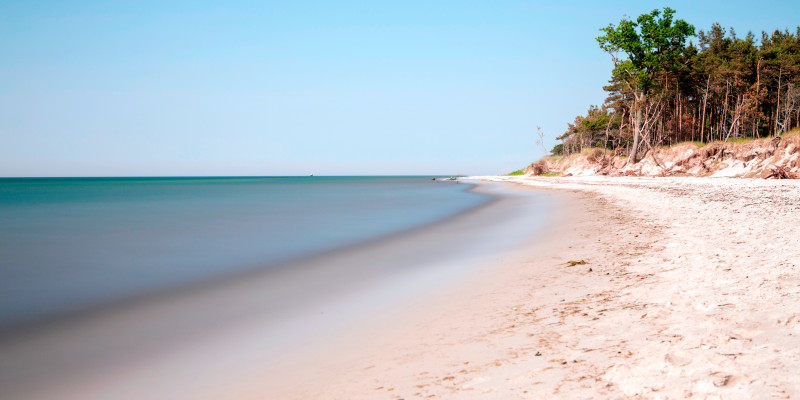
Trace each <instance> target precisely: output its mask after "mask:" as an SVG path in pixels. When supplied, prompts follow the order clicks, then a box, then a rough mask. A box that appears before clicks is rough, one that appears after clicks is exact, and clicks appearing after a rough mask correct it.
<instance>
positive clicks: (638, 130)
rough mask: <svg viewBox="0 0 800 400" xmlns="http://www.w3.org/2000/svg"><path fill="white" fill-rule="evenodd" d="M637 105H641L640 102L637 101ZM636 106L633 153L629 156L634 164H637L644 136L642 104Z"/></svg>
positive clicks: (629, 160) (630, 161)
mask: <svg viewBox="0 0 800 400" xmlns="http://www.w3.org/2000/svg"><path fill="white" fill-rule="evenodd" d="M637 97H638V96H637ZM636 103H640V100H637V101H636ZM636 103H634V104H636ZM636 105H637V106H638V107H636V114H634V117H633V147H631V152H630V154H628V162H629V163H633V164H636V162H637V158H636V157H637V154H636V153H638V151H639V140H640V137H641V135H642V104H636Z"/></svg>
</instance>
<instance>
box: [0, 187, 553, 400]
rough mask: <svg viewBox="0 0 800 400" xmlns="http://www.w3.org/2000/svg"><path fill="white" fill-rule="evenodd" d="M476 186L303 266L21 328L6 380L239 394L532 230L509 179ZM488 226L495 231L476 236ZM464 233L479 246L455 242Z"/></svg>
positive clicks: (29, 389) (156, 393) (113, 392)
mask: <svg viewBox="0 0 800 400" xmlns="http://www.w3.org/2000/svg"><path fill="white" fill-rule="evenodd" d="M480 186H481V188H480V189H479V191H480V192H482V193H484V194H485V195H487V196H490V197H492V198H491V199H489V200H488V201H487V202H485V203H483V204H481V205H478V206H477V207H474V208H472V209H471V210H470V211H468V212H463V213H459V214H458V215H455V216H450V217H447V218H445V219H443V220H440V221H438V222H437V223H432V224H427V225H425V226H424V227H420V228H416V229H412V230H408V231H405V232H401V233H397V234H394V235H391V236H388V237H382V238H378V239H376V240H373V241H370V242H369V243H367V244H362V245H359V246H355V247H349V248H347V249H344V250H341V251H335V252H330V253H325V254H323V255H320V256H317V257H312V258H311V259H308V260H304V261H303V264H302V267H303V268H301V269H292V268H288V269H287V268H285V269H282V270H280V271H277V272H274V271H273V272H269V273H264V274H258V273H252V274H246V275H244V276H243V279H228V280H224V281H221V282H217V283H216V284H208V285H205V286H201V287H196V288H194V289H186V290H183V291H178V292H174V293H168V294H164V295H162V296H155V297H153V298H148V299H144V300H142V301H137V302H130V303H127V304H122V305H120V306H117V307H115V308H113V309H108V310H105V311H102V312H97V313H90V314H86V315H82V316H81V317H80V318H76V319H73V320H64V321H56V322H53V324H52V325H49V326H45V327H44V328H48V329H38V330H32V331H27V332H21V334H19V335H16V336H15V337H11V338H10V339H9V338H7V339H8V340H6V341H4V342H0V353H2V354H3V355H4V357H3V358H2V359H0V371H3V373H2V374H0V387H2V388H3V390H2V391H3V392H4V396H7V397H8V398H26V399H31V398H52V397H53V395H55V393H58V395H57V397H59V398H62V399H69V398H75V399H78V398H86V397H101V398H109V399H112V398H113V399H127V398H131V399H132V398H142V397H146V398H176V397H177V398H181V397H183V398H187V397H188V398H204V397H206V398H220V397H225V396H227V394H229V393H232V392H238V390H236V389H233V390H232V389H231V388H236V387H239V384H240V383H241V382H242V381H247V380H248V379H256V380H263V378H262V377H263V376H264V375H265V374H269V372H268V371H269V370H270V369H273V370H274V369H275V368H274V367H275V366H276V365H277V367H278V368H277V369H282V364H280V363H276V360H278V359H280V358H281V357H283V356H285V355H286V354H291V353H298V352H300V351H298V350H297V349H301V348H303V347H305V346H306V342H308V343H312V344H313V343H323V344H324V343H327V341H328V339H329V337H330V336H332V335H334V334H333V333H331V332H333V331H336V332H341V331H344V332H345V334H346V335H350V331H353V330H354V329H355V330H359V329H361V328H362V327H365V326H370V324H371V321H372V319H375V318H377V319H380V318H383V316H384V315H390V314H391V315H393V314H394V313H396V310H402V309H403V308H404V306H403V304H401V303H403V302H404V301H406V299H409V298H411V299H412V301H413V298H414V297H415V296H417V295H419V294H421V295H424V293H426V292H429V291H435V290H434V289H435V288H438V287H440V286H442V285H444V286H446V285H447V282H449V281H450V280H452V279H453V278H454V277H455V278H456V279H459V278H460V277H461V276H462V275H468V274H470V273H471V271H472V270H473V269H474V268H478V267H479V266H480V264H481V263H482V262H484V261H485V260H484V259H485V258H486V257H492V256H493V254H494V253H493V251H498V250H500V249H502V248H505V247H507V246H508V244H507V243H504V242H502V241H500V239H504V240H510V241H513V240H514V238H513V237H512V235H513V233H514V232H517V233H519V234H521V235H523V236H524V235H525V233H524V232H527V231H530V230H536V229H537V226H538V225H537V224H538V222H537V217H536V216H535V215H533V216H532V217H529V218H526V219H524V220H520V219H519V218H517V216H516V215H515V213H514V212H513V210H522V209H530V207H532V206H534V205H536V204H537V202H536V201H533V202H532V201H531V200H530V199H527V200H528V201H525V202H522V204H521V205H519V204H517V205H515V204H516V203H520V201H519V200H517V199H516V198H515V196H511V195H507V194H502V193H501V192H503V190H500V192H499V193H493V192H497V191H498V188H499V187H500V186H505V185H501V184H493V185H486V184H483V185H480ZM492 188H494V189H492ZM544 200H545V199H544V198H542V201H544ZM531 203H532V204H531ZM520 206H522V207H523V208H519V207H520ZM490 232H493V233H490ZM486 234H490V236H496V237H497V239H496V240H494V241H486V240H483V241H479V240H478V238H479V237H480V236H482V235H486ZM465 243H473V245H472V246H470V247H472V249H470V250H468V251H462V252H459V253H458V254H454V253H452V251H451V250H450V249H453V248H457V247H458V246H459V245H464V244H465ZM492 249H494V250H492ZM423 267H429V268H423ZM465 268H466V271H465V270H464V269H465ZM306 277H315V278H313V279H306ZM382 314H383V315H382ZM40 328H41V327H40ZM22 333H24V334H22ZM44 360H50V361H44ZM194 381H198V382H194ZM253 396H254V397H255V396H257V394H255V393H254V394H253ZM234 397H240V396H234Z"/></svg>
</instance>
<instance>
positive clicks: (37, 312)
mask: <svg viewBox="0 0 800 400" xmlns="http://www.w3.org/2000/svg"><path fill="white" fill-rule="evenodd" d="M467 188H468V185H456V184H453V183H452V182H446V181H444V182H443V181H436V182H434V181H431V179H430V178H426V177H265V178H259V177H253V178H248V177H230V178H228V177H224V178H68V179H0V264H2V265H3V267H2V269H0V293H1V294H2V301H0V328H2V327H3V326H4V325H6V326H7V325H12V324H14V323H16V322H20V321H25V320H35V319H37V318H42V317H47V316H51V315H56V314H59V313H63V312H66V311H73V310H79V309H81V308H85V307H87V306H96V305H98V304H102V303H103V302H105V301H109V300H115V299H118V298H123V297H127V296H134V295H137V294H140V293H145V292H149V291H153V290H161V289H168V288H170V287H174V286H180V285H183V284H187V283H194V282H198V281H201V280H207V279H213V278H216V277H220V276H225V275H227V274H231V273H236V272H240V271H243V270H249V269H257V268H262V269H263V268H275V267H276V265H278V264H279V263H281V262H285V261H287V260H292V259H295V258H299V257H303V256H308V255H310V254H315V253H318V252H321V251H326V250H330V249H335V248H338V247H342V246H346V245H351V244H354V243H358V242H361V241H364V240H367V239H371V238H374V237H379V236H382V235H387V234H391V233H395V232H399V231H402V230H404V229H409V228H413V227H416V226H420V225H424V224H426V223H430V222H432V221H435V220H438V219H441V218H445V217H448V216H450V215H453V214H455V213H458V212H460V211H463V210H465V209H468V208H470V207H474V206H476V205H477V204H480V203H482V202H484V201H486V198H485V197H484V196H481V195H477V194H474V193H469V192H466V191H465V190H466V189H467Z"/></svg>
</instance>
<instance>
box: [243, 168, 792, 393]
mask: <svg viewBox="0 0 800 400" xmlns="http://www.w3.org/2000/svg"><path fill="white" fill-rule="evenodd" d="M485 179H495V180H507V181H515V182H521V183H524V184H527V185H531V186H534V187H537V188H540V189H543V190H556V191H558V192H561V193H564V196H565V201H567V202H569V203H571V205H570V206H569V207H565V208H564V209H563V210H564V211H565V212H566V213H567V214H561V215H557V216H554V218H555V220H556V225H555V226H554V227H553V228H552V229H550V230H549V231H548V232H547V234H546V235H545V236H544V237H541V238H539V239H538V240H537V242H536V243H531V245H530V246H528V248H527V249H526V250H525V251H523V252H520V253H516V254H512V255H507V256H506V257H504V258H503V259H500V260H497V266H496V267H494V268H491V269H489V270H487V271H485V272H484V273H483V274H482V275H480V276H477V277H475V278H474V279H473V280H472V281H471V282H469V283H466V284H463V285H460V286H457V287H453V288H452V289H451V290H449V291H446V292H442V293H440V294H439V295H438V297H435V296H434V297H431V298H427V299H423V300H420V302H419V304H417V305H416V308H414V309H412V310H410V311H409V312H408V313H407V314H406V316H404V317H402V318H397V319H394V320H392V321H387V322H386V323H385V324H384V325H383V327H382V328H380V329H378V330H376V331H374V332H371V333H370V334H369V335H363V336H354V337H350V340H349V341H348V340H342V341H337V342H336V343H335V345H333V344H332V346H330V347H329V348H327V349H325V350H324V351H323V350H320V353H316V354H310V355H309V356H308V357H309V358H307V359H306V362H307V363H306V364H303V363H302V362H300V364H299V365H300V368H298V365H297V364H296V365H295V366H294V368H288V367H287V369H286V370H285V371H282V373H277V374H276V375H274V376H271V377H264V380H263V381H262V382H254V384H253V386H251V387H250V388H243V390H242V391H241V392H240V394H241V395H242V396H244V397H251V395H253V396H254V397H255V396H261V395H263V396H265V397H264V398H294V399H311V398H318V399H400V398H402V399H417V398H441V399H453V398H457V399H472V398H476V399H478V398H480V399H487V398H489V399H509V398H525V399H530V398H630V397H638V398H684V397H699V398H725V399H738V398H741V399H750V398H773V397H777V398H792V397H800V378H798V376H800V269H799V268H798V264H799V263H800V182H798V181H766V180H746V179H710V178H606V177H581V178H577V177H570V178H524V177H513V178H509V177H502V178H485ZM570 260H575V261H580V260H585V261H586V262H587V264H585V265H576V266H569V265H568V264H567V261H570ZM331 347H333V348H334V349H331ZM321 360H328V361H327V362H324V363H321ZM287 365H288V364H287ZM320 365H321V366H322V367H321V368H320V367H319V366H320ZM303 366H304V367H306V368H303ZM292 371H293V372H292Z"/></svg>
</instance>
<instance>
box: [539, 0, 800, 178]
mask: <svg viewBox="0 0 800 400" xmlns="http://www.w3.org/2000/svg"><path fill="white" fill-rule="evenodd" d="M674 13H675V11H674V10H672V9H670V8H664V10H663V11H661V10H654V11H652V12H651V13H649V14H643V15H641V16H639V17H638V18H637V19H636V20H630V19H623V20H622V21H620V22H619V24H617V25H614V24H611V25H609V26H608V27H606V28H603V29H602V30H601V31H602V33H603V35H601V36H599V37H597V41H598V44H599V45H600V48H601V49H603V50H604V51H606V52H607V53H608V54H609V55H610V56H611V58H612V61H613V65H614V68H613V70H612V73H611V79H610V80H609V84H608V85H607V86H605V87H604V89H605V91H606V92H607V93H608V97H607V98H606V100H605V102H604V104H602V105H601V106H599V107H598V106H594V105H593V106H591V107H589V110H588V111H587V113H586V115H580V116H578V117H576V118H575V121H573V123H571V124H568V129H567V131H566V132H565V133H564V134H563V135H561V136H559V137H558V138H557V139H558V140H561V141H562V143H560V144H558V145H556V147H554V148H553V151H552V152H553V154H570V153H574V152H579V151H581V150H582V149H583V148H587V147H599V148H606V149H612V150H615V151H616V153H617V154H619V155H623V154H625V155H628V158H629V160H630V161H633V162H636V161H637V158H638V157H639V156H641V155H642V154H644V153H646V152H647V151H648V150H649V149H650V148H652V147H654V146H659V145H672V144H675V143H679V142H685V141H696V142H703V143H708V142H712V141H727V140H730V139H736V138H761V137H768V136H777V135H781V134H783V133H785V132H787V131H789V130H791V129H792V128H795V127H800V27H798V28H797V30H796V31H795V32H793V33H792V32H789V31H788V30H783V31H781V30H776V31H774V32H772V33H771V34H768V33H767V32H762V33H761V38H760V39H758V40H756V37H755V36H754V35H753V34H752V33H751V32H749V33H748V34H747V35H745V36H744V37H738V36H737V34H736V31H735V30H734V29H733V28H730V29H725V28H723V27H722V26H720V25H719V24H718V23H715V24H713V25H712V26H711V28H710V29H708V31H703V30H700V31H698V32H695V28H694V26H692V25H691V24H689V23H687V22H686V21H683V20H680V19H677V20H676V19H674ZM695 36H696V37H697V38H698V44H697V45H695V44H694V43H692V42H689V43H688V44H687V43H686V41H687V40H688V39H689V38H690V37H695Z"/></svg>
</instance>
